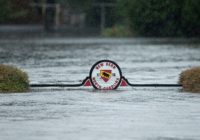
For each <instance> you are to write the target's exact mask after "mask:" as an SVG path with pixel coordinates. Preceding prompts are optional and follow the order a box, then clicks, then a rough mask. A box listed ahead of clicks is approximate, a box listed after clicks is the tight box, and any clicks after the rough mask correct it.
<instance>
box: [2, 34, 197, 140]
mask: <svg viewBox="0 0 200 140" xmlns="http://www.w3.org/2000/svg"><path fill="white" fill-rule="evenodd" d="M101 59H110V60H113V61H115V62H116V63H117V64H118V65H119V66H120V67H121V69H122V73H123V75H124V76H125V77H126V78H127V79H128V80H129V81H130V82H131V83H135V84H145V83H157V84H176V83H177V81H178V77H179V74H180V72H181V71H182V70H184V69H187V68H190V67H194V66H199V65H200V42H199V41H195V40H182V39H139V38H136V39H105V38H60V37H57V38H51V37H46V38H30V37H27V38H26V39H17V38H10V39H9V38H8V39H5V38H3V39H0V63H3V64H10V65H14V66H17V67H19V68H21V69H23V70H24V71H26V72H27V73H28V75H29V79H30V83H32V84H42V83H56V84H58V83H59V84H60V83H79V82H80V80H83V79H84V78H85V77H86V76H88V75H89V70H90V68H91V66H92V65H93V64H94V63H95V62H96V61H98V60H101ZM199 128H200V94H196V93H187V92H182V91H181V89H180V88H178V87H177V88H168V87H165V88H155V87H141V88H135V87H132V88H131V87H129V88H123V89H119V90H115V91H98V90H93V89H80V88H79V89H66V88H54V89H53V88H46V89H37V88H34V89H32V90H31V91H30V92H28V93H15V94H14V93H13V94H0V139H1V140H13V139H19V140H27V139H28V140H38V139H40V140H60V139H67V140H94V139H95V140H111V139H115V140H122V139H123V140H199V139H200V130H199Z"/></svg>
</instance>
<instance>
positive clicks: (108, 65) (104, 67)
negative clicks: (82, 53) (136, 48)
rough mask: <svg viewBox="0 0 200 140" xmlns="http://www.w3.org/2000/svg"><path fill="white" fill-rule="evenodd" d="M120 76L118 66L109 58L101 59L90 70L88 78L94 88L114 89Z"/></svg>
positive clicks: (119, 80) (118, 82)
mask: <svg viewBox="0 0 200 140" xmlns="http://www.w3.org/2000/svg"><path fill="white" fill-rule="evenodd" d="M121 78H122V73H121V70H120V68H119V66H118V65H117V64H116V63H115V62H113V61H110V60H102V61H99V62H97V63H95V64H94V65H93V67H92V68H91V70H90V80H91V83H92V85H93V87H94V88H95V89H104V90H106V89H108V90H112V89H116V88H117V87H118V86H119V84H120V82H121Z"/></svg>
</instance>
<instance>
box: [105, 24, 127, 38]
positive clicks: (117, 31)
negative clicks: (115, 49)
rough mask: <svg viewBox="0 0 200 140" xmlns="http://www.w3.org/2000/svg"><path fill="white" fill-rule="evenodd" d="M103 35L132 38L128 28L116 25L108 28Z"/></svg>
mask: <svg viewBox="0 0 200 140" xmlns="http://www.w3.org/2000/svg"><path fill="white" fill-rule="evenodd" d="M102 35H103V36H105V37H129V36H131V33H130V31H129V30H128V29H127V27H125V26H122V25H115V26H113V27H111V28H106V29H105V30H104V31H103V32H102Z"/></svg>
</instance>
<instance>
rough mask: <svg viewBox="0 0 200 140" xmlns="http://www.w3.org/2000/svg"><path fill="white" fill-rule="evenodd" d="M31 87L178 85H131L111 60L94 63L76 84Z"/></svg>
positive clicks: (111, 87) (155, 85) (174, 85)
mask: <svg viewBox="0 0 200 140" xmlns="http://www.w3.org/2000/svg"><path fill="white" fill-rule="evenodd" d="M30 86H31V87H82V86H84V87H93V88H95V89H99V90H114V89H117V88H118V87H126V86H131V87H136V86H137V87H144V86H148V87H179V86H182V85H179V84H131V83H129V81H128V80H127V79H126V78H125V77H124V76H122V72H121V69H120V67H119V66H118V65H117V64H116V63H115V62H113V61H111V60H101V61H98V62H97V63H95V64H94V65H93V66H92V68H91V70H90V74H89V77H86V78H85V79H84V80H83V81H82V83H78V84H32V85H30Z"/></svg>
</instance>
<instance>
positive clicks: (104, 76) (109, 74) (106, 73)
mask: <svg viewBox="0 0 200 140" xmlns="http://www.w3.org/2000/svg"><path fill="white" fill-rule="evenodd" d="M100 76H101V78H102V79H103V80H104V82H108V81H109V80H110V78H111V77H112V70H100Z"/></svg>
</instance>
